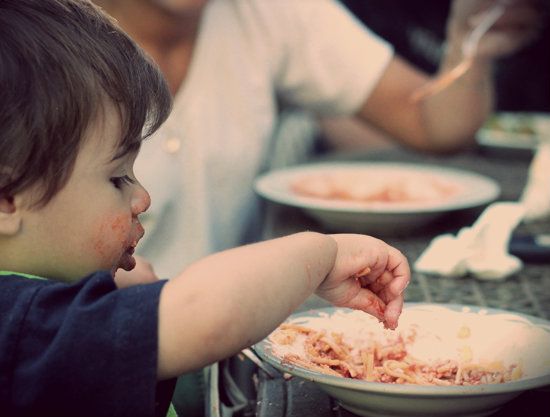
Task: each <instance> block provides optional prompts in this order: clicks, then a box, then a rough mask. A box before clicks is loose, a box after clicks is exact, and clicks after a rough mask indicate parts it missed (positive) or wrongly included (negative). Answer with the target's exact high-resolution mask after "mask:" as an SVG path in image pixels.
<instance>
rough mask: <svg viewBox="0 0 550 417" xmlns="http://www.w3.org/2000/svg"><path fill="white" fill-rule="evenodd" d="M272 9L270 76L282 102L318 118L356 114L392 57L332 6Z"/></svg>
mask: <svg viewBox="0 0 550 417" xmlns="http://www.w3.org/2000/svg"><path fill="white" fill-rule="evenodd" d="M267 3H270V4H272V3H273V2H267ZM262 4H263V3H262ZM277 5H278V7H279V9H281V10H279V12H278V13H279V16H278V18H279V19H278V20H279V22H278V24H279V25H278V27H277V28H275V27H274V28H272V31H274V32H275V31H278V35H279V36H280V37H282V39H283V41H282V48H281V51H282V53H281V56H280V60H279V67H278V70H277V74H276V83H277V88H278V92H279V93H280V95H281V96H282V98H283V99H284V100H286V101H289V102H290V103H293V104H297V105H300V106H304V107H306V108H309V109H311V110H314V111H316V112H320V113H330V114H334V113H339V114H346V113H347V114H349V113H353V112H356V111H357V110H358V109H359V107H360V106H361V105H362V104H363V103H364V102H365V100H366V99H367V97H368V96H369V94H370V93H371V91H372V90H373V88H374V87H375V85H376V83H377V82H378V80H379V79H380V77H381V75H382V74H383V72H384V70H385V69H386V67H387V65H388V63H389V61H390V60H391V58H392V57H393V48H392V46H391V45H390V44H388V43H387V42H385V41H384V40H382V39H381V38H380V37H378V36H377V35H376V34H374V33H373V32H372V31H370V30H369V29H368V28H366V27H365V26H364V25H363V24H362V23H361V22H360V21H359V20H358V19H357V18H356V17H355V16H353V15H352V14H351V13H350V12H349V11H348V10H347V9H345V8H344V6H342V5H341V4H340V3H338V2H336V1H331V0H301V1H295V0H292V3H291V2H288V1H284V0H282V1H280V2H277ZM290 6H291V7H290ZM273 8H274V9H276V7H272V9H273ZM272 13H277V10H272ZM273 20H274V19H272V21H273ZM266 21H268V20H267V19H266ZM281 22H282V23H283V24H281Z"/></svg>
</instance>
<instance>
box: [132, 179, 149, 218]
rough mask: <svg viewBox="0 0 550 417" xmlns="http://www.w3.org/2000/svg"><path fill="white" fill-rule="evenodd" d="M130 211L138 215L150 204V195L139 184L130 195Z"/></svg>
mask: <svg viewBox="0 0 550 417" xmlns="http://www.w3.org/2000/svg"><path fill="white" fill-rule="evenodd" d="M131 204H132V213H133V214H134V215H136V216H137V215H138V214H141V213H143V212H144V211H146V210H147V209H148V208H149V206H150V205H151V196H149V193H148V192H147V190H146V189H145V188H143V186H141V184H138V188H137V189H136V192H135V193H134V196H133V197H132V202H131Z"/></svg>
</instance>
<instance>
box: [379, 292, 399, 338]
mask: <svg viewBox="0 0 550 417" xmlns="http://www.w3.org/2000/svg"><path fill="white" fill-rule="evenodd" d="M401 310H403V296H398V297H396V298H394V299H393V300H391V301H390V302H389V303H388V304H387V305H386V310H385V312H384V320H383V322H384V324H385V326H386V327H387V328H388V329H392V330H394V329H396V328H397V324H398V322H399V316H400V315H401Z"/></svg>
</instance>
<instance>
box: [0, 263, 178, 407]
mask: <svg viewBox="0 0 550 417" xmlns="http://www.w3.org/2000/svg"><path fill="white" fill-rule="evenodd" d="M163 285H164V282H163V281H159V282H156V283H153V284H147V285H136V286H134V287H129V288H126V289H120V290H119V289H117V288H116V286H115V284H114V282H113V279H112V278H111V276H110V274H108V273H97V274H94V275H91V276H90V277H88V278H86V279H84V280H82V281H81V282H79V283H77V284H72V285H67V284H62V283H50V284H49V285H44V286H42V287H40V288H39V289H38V290H37V291H35V292H34V296H33V298H32V301H31V302H30V303H29V306H28V309H27V312H26V315H25V318H24V320H23V321H22V322H21V326H20V330H19V340H18V343H17V352H16V355H15V358H16V360H15V363H14V365H13V379H12V381H13V384H12V393H11V398H12V399H13V402H14V404H15V410H16V413H15V414H21V415H28V414H32V415H56V416H65V415H67V416H69V415H82V416H103V415H105V416H107V415H109V416H128V415H135V416H137V415H150V416H153V415H155V414H157V415H158V414H162V413H163V412H165V411H166V407H167V406H168V404H167V403H166V401H163V404H160V403H159V401H158V398H157V397H159V398H163V397H168V398H169V397H170V392H168V395H167V394H166V393H164V394H163V390H166V389H168V391H169V390H170V388H173V384H172V385H171V387H170V386H168V387H167V386H166V385H167V384H157V376H156V374H157V356H158V341H157V340H158V303H159V297H160V291H161V289H162V286H163ZM161 408H162V409H163V410H160V409H161Z"/></svg>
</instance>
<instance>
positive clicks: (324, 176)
mask: <svg viewBox="0 0 550 417" xmlns="http://www.w3.org/2000/svg"><path fill="white" fill-rule="evenodd" d="M255 189H256V191H257V192H258V193H259V194H260V195H261V196H263V197H264V198H266V199H268V200H271V201H274V202H276V203H279V204H284V205H288V206H293V207H298V208H301V209H302V210H304V211H305V212H306V213H308V214H309V215H311V216H312V217H313V218H315V219H316V220H318V221H319V222H320V223H321V224H323V225H324V226H325V227H327V228H328V229H330V230H334V231H354V232H365V233H382V234H385V233H390V234H393V233H394V232H399V233H401V232H403V231H407V230H411V229H413V228H420V227H422V226H424V225H426V224H427V223H429V222H431V221H433V220H434V219H436V218H438V217H440V216H441V215H443V214H445V213H447V212H450V211H454V210H461V209H469V208H474V207H481V206H483V205H485V204H487V203H490V202H492V201H493V200H495V199H496V198H497V197H498V195H499V193H500V187H499V185H498V184H497V183H496V181H494V180H492V179H491V178H488V177H485V176H482V175H479V174H477V173H473V172H468V171H463V170H459V169H451V168H447V167H442V166H435V165H423V164H412V163H398V162H335V163H330V162H327V163H316V164H306V165H299V166H294V167H290V168H286V169H282V170H277V171H271V172H269V173H267V174H265V175H264V176H262V177H260V178H258V179H257V180H256V183H255Z"/></svg>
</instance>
